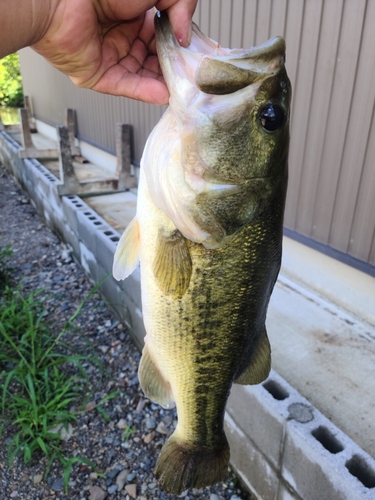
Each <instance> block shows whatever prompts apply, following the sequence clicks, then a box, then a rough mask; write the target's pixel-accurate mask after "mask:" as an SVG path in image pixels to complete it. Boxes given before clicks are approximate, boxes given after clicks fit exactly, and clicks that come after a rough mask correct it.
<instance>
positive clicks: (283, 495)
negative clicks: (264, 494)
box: [277, 481, 323, 500]
mask: <svg viewBox="0 0 375 500" xmlns="http://www.w3.org/2000/svg"><path fill="white" fill-rule="evenodd" d="M277 500H303V499H301V497H300V496H299V495H298V494H297V493H296V492H295V491H294V490H292V488H290V487H289V486H288V485H285V484H284V483H283V482H282V481H280V484H279V491H278V493H277ZM322 500H323V499H322Z"/></svg>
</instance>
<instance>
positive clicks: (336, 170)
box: [311, 0, 366, 244]
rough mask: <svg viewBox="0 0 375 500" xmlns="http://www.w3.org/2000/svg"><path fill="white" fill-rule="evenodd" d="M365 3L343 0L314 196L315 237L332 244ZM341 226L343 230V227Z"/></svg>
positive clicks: (360, 0) (313, 234) (362, 1)
mask: <svg viewBox="0 0 375 500" xmlns="http://www.w3.org/2000/svg"><path fill="white" fill-rule="evenodd" d="M365 7H366V1H365V0H357V1H356V2H344V12H343V17H342V25H341V33H340V44H339V50H338V54H337V61H336V71H335V77H334V85H333V90H332V94H331V101H330V109H329V115H328V120H327V122H326V132H325V143H324V147H323V155H322V160H321V164H320V176H319V184H318V189H317V195H316V197H315V206H314V223H313V228H312V231H311V236H312V237H313V238H315V239H317V240H318V241H320V242H322V243H326V244H329V233H330V228H331V221H332V216H333V208H334V203H335V197H336V194H337V193H336V189H337V185H338V181H339V175H340V167H341V162H342V159H343V151H344V146H345V142H346V141H347V128H348V123H349V121H350V112H351V110H352V97H353V90H354V83H355V79H356V72H357V65H358V56H359V49H360V43H361V34H362V28H363V21H364V14H365V10H366V9H365ZM353 168H355V165H353ZM345 229H346V228H345ZM341 230H342V231H343V230H344V228H341Z"/></svg>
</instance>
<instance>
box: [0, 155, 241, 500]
mask: <svg viewBox="0 0 375 500" xmlns="http://www.w3.org/2000/svg"><path fill="white" fill-rule="evenodd" d="M8 243H10V244H11V245H12V248H13V251H14V255H13V258H12V266H13V268H14V269H13V279H14V282H15V283H17V282H19V280H21V279H23V288H24V290H25V291H26V292H29V291H32V290H36V289H40V288H43V289H44V291H43V293H42V294H41V296H42V297H44V304H45V306H46V308H47V314H46V320H48V321H49V322H51V323H52V324H55V325H56V328H59V327H60V326H61V325H63V324H64V323H65V321H66V319H68V318H69V317H70V316H71V315H72V314H73V312H74V311H75V309H76V308H77V306H78V305H79V304H80V303H81V302H82V300H83V299H84V298H85V297H86V296H87V294H88V293H89V291H90V289H91V288H92V284H91V283H90V282H89V280H88V279H87V278H86V276H85V275H84V273H83V271H82V269H81V268H80V267H79V266H78V265H77V264H76V262H74V260H73V259H72V256H71V255H70V253H69V251H68V250H67V248H66V247H65V246H64V244H62V243H61V242H60V241H59V240H58V238H57V237H56V236H55V235H54V234H53V233H52V232H51V231H50V229H48V228H47V227H46V226H45V225H44V223H43V222H42V221H41V219H40V218H39V216H38V215H37V213H36V211H35V210H34V208H33V207H32V205H31V204H30V202H29V200H28V199H27V197H25V195H24V194H23V193H22V192H21V191H20V190H19V189H18V188H17V186H16V185H15V183H14V181H13V179H12V178H11V176H10V175H9V173H8V172H7V170H6V169H5V168H4V167H3V166H1V165H0V245H2V246H5V245H7V244H8ZM75 326H76V327H77V331H75V332H73V333H69V334H68V335H66V337H65V339H64V340H65V342H67V343H70V345H74V346H76V347H79V348H80V349H81V351H82V352H85V353H89V354H90V353H92V352H95V354H96V355H97V356H98V357H99V359H100V360H101V361H102V363H103V365H104V367H105V370H106V371H105V373H104V375H103V376H102V375H101V373H100V370H99V369H98V368H96V367H95V366H92V365H90V364H87V365H86V366H85V369H86V371H87V374H88V376H89V380H90V389H91V394H90V398H89V401H88V402H87V403H86V411H84V412H81V414H80V416H79V418H78V421H77V422H76V423H75V424H74V425H73V429H72V436H71V437H70V438H69V439H68V440H67V441H65V442H64V453H65V456H66V457H71V456H77V455H78V456H84V457H87V458H89V459H90V460H91V461H92V462H94V463H95V464H96V466H97V471H96V472H95V471H93V470H92V469H91V468H90V467H87V466H86V465H83V464H76V465H74V466H73V469H72V473H71V477H70V482H69V492H68V494H67V495H66V494H65V493H64V491H63V481H62V473H63V470H62V467H61V466H60V465H59V464H58V463H55V464H54V465H53V467H52V469H51V472H50V474H49V476H48V477H47V478H44V472H45V468H46V459H45V458H44V457H43V456H42V454H40V455H37V456H36V457H35V459H34V460H33V462H32V464H31V465H30V466H29V467H26V466H25V465H24V464H23V462H22V460H21V459H20V458H17V459H16V460H15V462H14V464H13V465H12V466H10V467H9V466H8V461H7V453H6V445H7V443H8V442H9V440H10V438H11V436H12V435H13V432H14V428H12V427H11V426H6V427H5V429H4V431H3V434H2V436H1V439H0V500H8V499H10V498H12V499H13V498H15V499H22V500H29V499H30V500H31V499H40V500H45V499H50V498H53V499H65V500H68V499H81V498H86V499H90V500H102V499H104V498H107V499H127V500H130V499H132V498H137V499H139V500H145V499H166V500H167V499H172V498H177V497H175V496H174V495H167V494H165V493H164V492H163V491H162V490H161V489H160V488H159V486H158V483H157V481H156V479H155V477H154V475H153V468H154V466H155V463H156V459H157V457H158V454H159V452H160V449H161V447H162V445H163V444H164V442H165V440H166V438H167V437H168V435H170V434H171V432H172V431H173V429H174V427H175V425H176V418H177V416H176V413H175V411H174V410H165V409H162V408H161V407H160V406H158V405H155V404H154V403H152V402H151V401H149V400H148V399H147V398H145V397H144V395H143V393H142V391H141V389H140V387H139V384H138V377H137V368H138V363H139V360H140V353H139V352H138V350H137V349H136V347H135V346H134V344H133V342H132V341H131V339H130V337H129V336H128V334H127V332H126V329H125V328H124V327H123V325H122V324H121V323H119V321H118V320H117V319H116V317H115V316H114V315H113V313H112V312H111V310H110V309H109V307H108V306H107V305H106V303H105V301H104V300H103V299H102V297H100V295H98V294H95V295H93V296H92V297H90V298H89V300H88V301H87V303H86V304H85V306H84V308H83V310H82V313H81V315H80V316H79V317H78V319H77V320H76V323H75ZM90 345H91V347H90ZM116 390H120V394H119V395H118V396H116V397H115V398H114V399H111V400H109V401H107V402H106V403H104V404H103V408H104V409H105V411H106V412H107V413H108V415H109V418H110V421H106V420H105V419H104V418H103V417H102V416H101V415H100V414H99V412H98V411H97V410H96V409H95V404H96V403H98V402H100V401H101V400H102V399H103V398H104V397H105V396H106V395H107V394H110V393H112V392H113V391H116ZM129 430H130V431H131V432H129ZM181 497H182V498H184V499H186V500H189V499H196V498H199V499H207V500H218V499H228V500H230V499H232V500H238V499H240V500H241V499H242V500H245V499H250V495H249V494H248V493H246V492H244V490H242V489H241V488H240V486H239V482H238V480H237V479H236V478H235V476H234V475H233V473H231V472H229V473H228V479H227V481H226V482H224V483H219V484H218V485H216V486H214V487H212V488H205V489H203V490H194V489H190V490H188V491H187V492H185V493H183V494H182V495H181Z"/></svg>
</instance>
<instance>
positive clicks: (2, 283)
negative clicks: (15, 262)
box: [0, 245, 13, 294]
mask: <svg viewBox="0 0 375 500" xmlns="http://www.w3.org/2000/svg"><path fill="white" fill-rule="evenodd" d="M12 254H13V250H12V248H11V246H10V245H7V246H6V247H3V246H1V245H0V294H1V292H2V291H3V290H4V288H5V287H6V285H8V284H9V282H10V276H11V272H12V270H11V268H10V266H9V264H10V258H11V256H12Z"/></svg>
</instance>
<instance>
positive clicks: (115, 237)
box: [111, 236, 120, 241]
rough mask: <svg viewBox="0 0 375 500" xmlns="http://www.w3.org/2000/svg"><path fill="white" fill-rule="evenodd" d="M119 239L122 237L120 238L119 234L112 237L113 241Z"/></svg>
mask: <svg viewBox="0 0 375 500" xmlns="http://www.w3.org/2000/svg"><path fill="white" fill-rule="evenodd" d="M119 239H120V238H119V237H118V236H113V237H112V238H111V241H119Z"/></svg>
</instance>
